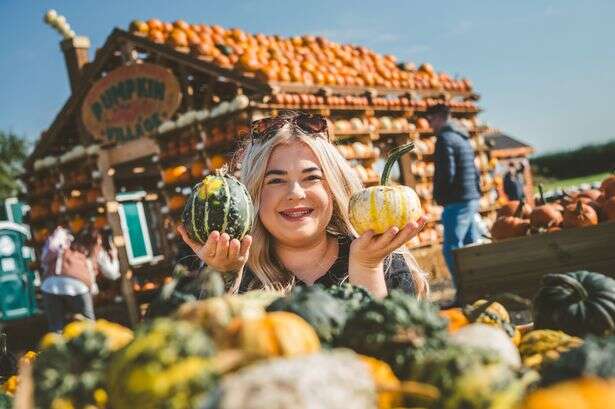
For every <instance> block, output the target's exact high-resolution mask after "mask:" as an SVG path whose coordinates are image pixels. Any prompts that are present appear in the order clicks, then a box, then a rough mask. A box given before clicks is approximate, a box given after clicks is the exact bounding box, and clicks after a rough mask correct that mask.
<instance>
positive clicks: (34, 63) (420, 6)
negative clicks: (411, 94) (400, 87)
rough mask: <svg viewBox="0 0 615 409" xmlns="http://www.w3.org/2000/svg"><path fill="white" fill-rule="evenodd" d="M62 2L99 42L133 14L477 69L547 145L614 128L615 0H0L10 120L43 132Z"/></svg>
mask: <svg viewBox="0 0 615 409" xmlns="http://www.w3.org/2000/svg"><path fill="white" fill-rule="evenodd" d="M49 8H54V9H56V10H58V12H60V13H61V14H64V15H65V16H66V17H67V19H68V21H69V23H70V24H71V26H72V28H73V29H74V30H75V31H76V32H77V34H80V35H86V36H88V37H90V40H91V41H92V49H91V50H90V56H91V57H93V53H94V49H95V48H96V47H98V46H100V45H102V44H103V42H104V40H105V38H106V37H107V36H108V35H109V33H110V32H111V30H112V29H113V27H121V28H127V26H128V24H129V22H130V20H132V19H133V18H140V19H147V18H150V17H157V18H160V19H162V20H168V21H172V20H175V19H177V18H183V19H185V20H187V21H188V22H203V23H208V24H220V25H222V26H224V27H240V28H242V29H244V30H246V31H250V32H264V33H271V34H282V35H296V34H307V33H310V34H320V35H324V36H326V37H328V38H330V39H331V40H334V41H339V42H350V43H355V44H361V45H365V46H368V47H370V48H372V49H374V50H376V51H378V52H381V53H391V54H395V55H396V56H397V57H398V58H399V59H400V60H406V61H413V62H415V63H422V62H430V63H432V64H433V65H434V66H435V68H436V69H437V70H443V71H446V72H448V73H450V74H453V75H455V74H456V75H460V76H466V77H468V78H470V79H471V80H472V81H473V83H474V86H475V88H476V90H477V91H478V92H479V93H480V94H481V95H482V99H481V101H480V105H481V106H482V107H483V108H484V110H485V111H484V112H483V113H482V114H481V116H480V118H481V119H482V120H483V121H486V122H488V123H489V124H490V125H492V126H495V127H498V128H500V129H502V130H503V131H505V132H508V133H510V134H511V135H513V136H515V137H517V138H518V139H521V140H523V141H525V142H528V143H530V144H532V145H533V146H534V147H536V149H537V151H538V152H539V153H543V152H547V151H554V150H564V149H572V148H575V147H577V146H580V145H585V144H589V143H598V142H604V141H607V140H613V139H615V115H613V114H612V112H611V111H612V105H613V102H612V100H613V97H612V95H611V93H612V92H615V46H614V45H613V40H614V39H615V24H613V16H615V2H613V1H608V0H604V1H580V0H579V1H569V0H558V1H555V0H553V1H538V0H535V1H529V0H524V1H515V2H503V1H500V2H495V1H483V0H476V1H471V2H468V1H437V2H434V1H420V2H419V1H402V0H397V1H387V0H380V1H371V0H370V1H366V0H363V1H362V2H358V1H354V2H352V1H334V0H330V1H322V0H315V1H305V0H304V1H294V0H286V1H273V0H264V1H257V0H247V1H215V0H209V1H205V0H202V1H196V0H195V1H183V0H175V1H163V0H147V1H143V0H138V1H133V0H124V1H117V0H106V1H94V0H80V1H77V0H65V1H41V0H37V1H35V0H0V16H2V18H3V20H4V24H2V25H0V50H1V52H0V78H2V87H1V89H2V95H1V96H0V129H2V130H13V131H15V132H17V133H19V134H24V135H27V136H28V137H30V138H32V139H35V138H37V137H38V135H39V134H40V132H41V131H42V130H44V129H45V128H47V127H48V126H49V125H50V124H51V121H52V120H53V118H54V117H55V115H56V114H57V113H58V111H59V110H60V108H61V106H62V105H63V104H64V102H65V101H66V99H67V98H68V95H69V85H68V79H67V74H66V69H65V66H64V60H63V57H62V54H61V51H60V49H59V40H60V38H59V35H58V34H56V33H55V32H54V31H53V30H52V29H51V28H50V27H48V26H46V25H45V24H43V22H42V17H43V14H44V12H45V11H46V10H47V9H49Z"/></svg>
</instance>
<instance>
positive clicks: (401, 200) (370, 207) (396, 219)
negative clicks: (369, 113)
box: [348, 143, 423, 234]
mask: <svg viewBox="0 0 615 409" xmlns="http://www.w3.org/2000/svg"><path fill="white" fill-rule="evenodd" d="M412 149H414V143H408V144H406V145H402V146H399V147H397V148H395V149H393V150H392V151H391V154H390V155H389V158H388V159H387V162H386V164H385V166H384V170H383V171H382V178H381V179H380V185H379V186H372V187H369V188H367V189H364V190H362V191H360V192H358V193H355V194H354V195H352V197H351V198H350V203H349V204H348V212H349V215H348V216H349V218H350V222H351V223H352V226H353V227H354V228H355V230H356V231H357V233H359V234H363V233H364V232H366V231H368V230H373V231H374V233H376V234H381V233H384V232H385V231H387V230H388V229H390V228H391V227H393V226H397V227H398V228H400V229H401V228H403V227H404V226H405V225H406V224H408V223H410V222H415V221H416V220H418V218H419V217H421V215H422V214H423V209H422V208H421V202H420V200H419V197H418V195H417V194H416V192H415V191H414V190H413V189H412V188H411V187H408V186H403V185H401V186H387V185H386V184H387V182H388V180H389V175H390V173H391V168H392V167H393V165H394V164H395V162H396V161H397V160H398V159H399V158H400V157H401V156H402V155H403V154H404V153H406V152H410V151H411V150H412Z"/></svg>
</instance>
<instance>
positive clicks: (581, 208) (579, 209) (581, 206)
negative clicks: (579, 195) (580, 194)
mask: <svg viewBox="0 0 615 409" xmlns="http://www.w3.org/2000/svg"><path fill="white" fill-rule="evenodd" d="M576 212H577V216H580V215H581V214H582V213H583V203H582V202H581V201H580V200H579V201H578V202H577V208H576Z"/></svg>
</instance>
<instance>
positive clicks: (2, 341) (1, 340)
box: [0, 332, 8, 355]
mask: <svg viewBox="0 0 615 409" xmlns="http://www.w3.org/2000/svg"><path fill="white" fill-rule="evenodd" d="M7 351H8V347H7V346H6V334H5V333H4V332H3V333H1V334H0V354H2V355H4V354H6V353H7Z"/></svg>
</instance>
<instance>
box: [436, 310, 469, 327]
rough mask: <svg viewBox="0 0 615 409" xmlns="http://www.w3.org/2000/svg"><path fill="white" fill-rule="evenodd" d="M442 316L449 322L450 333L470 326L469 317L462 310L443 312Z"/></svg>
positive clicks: (441, 312)
mask: <svg viewBox="0 0 615 409" xmlns="http://www.w3.org/2000/svg"><path fill="white" fill-rule="evenodd" d="M440 316H441V317H444V318H446V319H447V320H448V331H449V332H455V331H457V330H458V329H460V328H462V327H465V326H466V325H469V324H470V320H468V317H466V315H465V314H464V313H463V310H462V309H461V308H449V309H446V310H441V311H440Z"/></svg>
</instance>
